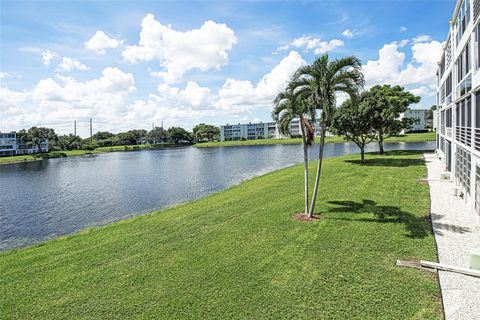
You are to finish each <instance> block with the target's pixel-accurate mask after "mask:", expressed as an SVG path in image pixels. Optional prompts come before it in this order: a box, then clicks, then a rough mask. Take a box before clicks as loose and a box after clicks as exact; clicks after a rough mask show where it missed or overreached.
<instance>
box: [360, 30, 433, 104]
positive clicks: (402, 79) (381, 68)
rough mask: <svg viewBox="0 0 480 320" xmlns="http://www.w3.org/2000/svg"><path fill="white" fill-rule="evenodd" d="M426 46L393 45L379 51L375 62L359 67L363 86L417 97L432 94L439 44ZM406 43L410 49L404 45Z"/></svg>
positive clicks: (427, 43) (425, 39) (431, 43)
mask: <svg viewBox="0 0 480 320" xmlns="http://www.w3.org/2000/svg"><path fill="white" fill-rule="evenodd" d="M422 39H423V41H426V42H418V41H413V42H393V43H389V44H385V45H384V46H383V48H381V49H380V50H379V57H378V59H377V60H370V61H368V62H367V63H366V64H365V65H364V66H363V72H364V75H365V80H366V83H367V86H368V87H370V86H373V85H376V84H391V85H401V86H404V87H406V88H407V89H408V90H409V91H410V92H412V93H414V94H416V95H419V96H421V97H424V98H426V97H432V96H433V95H434V94H435V86H436V70H437V62H438V61H439V60H440V57H441V54H442V44H441V43H440V42H438V41H433V40H432V41H428V39H429V37H428V36H422ZM408 43H410V44H411V45H410V46H407V44H408ZM408 49H410V50H411V56H412V59H411V61H408V62H407V61H405V57H406V53H405V51H406V50H408Z"/></svg>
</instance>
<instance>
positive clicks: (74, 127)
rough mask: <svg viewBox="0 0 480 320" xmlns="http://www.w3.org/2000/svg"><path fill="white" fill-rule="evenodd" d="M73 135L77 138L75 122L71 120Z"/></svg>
mask: <svg viewBox="0 0 480 320" xmlns="http://www.w3.org/2000/svg"><path fill="white" fill-rule="evenodd" d="M73 135H74V136H77V120H73Z"/></svg>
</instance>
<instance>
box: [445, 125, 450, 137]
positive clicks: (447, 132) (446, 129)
mask: <svg viewBox="0 0 480 320" xmlns="http://www.w3.org/2000/svg"><path fill="white" fill-rule="evenodd" d="M445 132H446V135H447V137H450V138H451V137H452V127H445Z"/></svg>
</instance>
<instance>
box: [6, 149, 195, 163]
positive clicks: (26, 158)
mask: <svg viewBox="0 0 480 320" xmlns="http://www.w3.org/2000/svg"><path fill="white" fill-rule="evenodd" d="M183 146H190V144H162V145H149V144H140V145H128V146H112V147H99V148H96V149H94V150H64V151H50V152H48V153H46V154H44V157H42V156H39V157H35V156H34V155H31V154H28V155H27V154H26V155H17V156H7V157H0V166H2V165H8V164H18V163H27V162H34V161H42V160H48V159H57V158H68V157H77V156H84V155H94V154H102V153H113V152H134V151H142V150H156V149H162V148H175V147H183Z"/></svg>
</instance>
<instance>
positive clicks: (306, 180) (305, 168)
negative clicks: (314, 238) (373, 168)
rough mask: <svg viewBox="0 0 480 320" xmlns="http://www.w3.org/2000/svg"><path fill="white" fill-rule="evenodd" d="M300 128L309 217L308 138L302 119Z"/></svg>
mask: <svg viewBox="0 0 480 320" xmlns="http://www.w3.org/2000/svg"><path fill="white" fill-rule="evenodd" d="M300 128H301V129H302V141H303V173H304V182H305V215H307V216H308V150H307V137H306V134H305V128H304V126H303V122H302V119H301V118H300Z"/></svg>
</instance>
